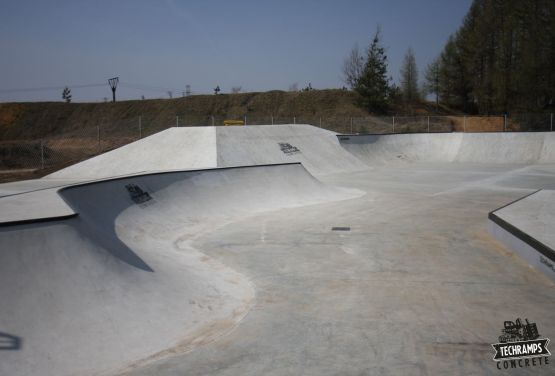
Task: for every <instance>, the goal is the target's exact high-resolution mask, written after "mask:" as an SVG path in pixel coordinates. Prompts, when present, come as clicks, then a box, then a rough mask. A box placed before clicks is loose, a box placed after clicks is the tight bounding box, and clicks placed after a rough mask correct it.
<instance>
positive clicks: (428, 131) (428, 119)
mask: <svg viewBox="0 0 555 376" xmlns="http://www.w3.org/2000/svg"><path fill="white" fill-rule="evenodd" d="M428 133H430V117H429V116H428Z"/></svg>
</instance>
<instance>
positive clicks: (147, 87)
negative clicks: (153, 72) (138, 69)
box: [120, 82, 183, 92]
mask: <svg viewBox="0 0 555 376" xmlns="http://www.w3.org/2000/svg"><path fill="white" fill-rule="evenodd" d="M120 86H122V87H127V88H129V89H136V90H148V91H161V92H166V91H176V92H178V91H182V90H183V89H177V88H174V87H162V86H150V85H144V84H133V83H129V82H120Z"/></svg>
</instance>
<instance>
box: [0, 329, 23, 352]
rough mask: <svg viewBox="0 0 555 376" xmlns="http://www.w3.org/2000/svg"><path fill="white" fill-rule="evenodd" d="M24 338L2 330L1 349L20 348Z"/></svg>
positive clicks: (0, 333)
mask: <svg viewBox="0 0 555 376" xmlns="http://www.w3.org/2000/svg"><path fill="white" fill-rule="evenodd" d="M21 343H22V339H21V338H20V337H18V336H14V335H11V334H8V333H3V332H0V351H2V350H20V349H21Z"/></svg>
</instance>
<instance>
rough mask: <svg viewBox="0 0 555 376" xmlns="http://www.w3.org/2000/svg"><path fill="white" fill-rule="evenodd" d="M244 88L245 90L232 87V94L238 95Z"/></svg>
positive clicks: (240, 87) (239, 87)
mask: <svg viewBox="0 0 555 376" xmlns="http://www.w3.org/2000/svg"><path fill="white" fill-rule="evenodd" d="M242 88H243V87H242V86H232V87H231V93H232V94H238V93H240V92H241V89H242Z"/></svg>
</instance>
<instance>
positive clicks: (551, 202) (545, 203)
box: [489, 190, 555, 281]
mask: <svg viewBox="0 0 555 376" xmlns="http://www.w3.org/2000/svg"><path fill="white" fill-rule="evenodd" d="M554 216H555V191H552V190H541V191H538V192H535V193H533V194H531V195H529V196H526V197H524V198H522V199H520V200H518V201H516V202H514V203H511V204H509V205H506V206H504V207H502V208H500V209H498V210H496V211H494V212H492V213H491V214H490V224H489V226H490V232H491V233H492V234H493V235H494V236H495V237H496V238H497V239H499V240H500V241H501V242H503V243H504V244H505V245H507V247H509V248H510V249H512V250H514V251H515V252H516V253H517V254H518V255H519V256H520V257H522V258H523V259H524V260H526V261H527V262H528V264H530V265H531V266H533V267H534V268H536V269H538V270H540V271H541V272H542V273H544V274H545V275H546V276H548V277H549V278H551V279H552V280H554V281H555V251H554V250H555V232H554V224H555V218H554Z"/></svg>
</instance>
